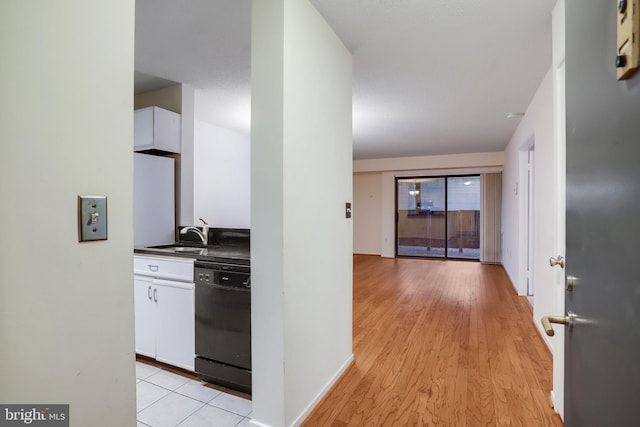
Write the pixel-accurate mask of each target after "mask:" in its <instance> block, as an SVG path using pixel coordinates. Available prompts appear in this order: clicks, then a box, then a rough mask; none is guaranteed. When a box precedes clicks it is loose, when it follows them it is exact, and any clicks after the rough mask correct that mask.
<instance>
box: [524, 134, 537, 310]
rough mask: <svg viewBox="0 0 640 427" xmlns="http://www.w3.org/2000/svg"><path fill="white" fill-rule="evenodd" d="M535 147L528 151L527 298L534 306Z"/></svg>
mask: <svg viewBox="0 0 640 427" xmlns="http://www.w3.org/2000/svg"><path fill="white" fill-rule="evenodd" d="M534 159H535V146H534V145H531V146H530V147H529V150H528V151H527V198H526V200H527V298H528V299H529V302H530V303H531V306H533V292H534V283H535V281H534V277H533V274H534V273H533V272H534V268H533V266H534V241H535V239H534V236H535V226H534V218H535V198H534V182H535V167H534V165H535V162H534Z"/></svg>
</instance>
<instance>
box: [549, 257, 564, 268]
mask: <svg viewBox="0 0 640 427" xmlns="http://www.w3.org/2000/svg"><path fill="white" fill-rule="evenodd" d="M549 265H550V266H551V267H555V266H556V265H559V266H560V268H564V257H563V256H562V255H558V256H557V257H555V258H554V257H551V258H549Z"/></svg>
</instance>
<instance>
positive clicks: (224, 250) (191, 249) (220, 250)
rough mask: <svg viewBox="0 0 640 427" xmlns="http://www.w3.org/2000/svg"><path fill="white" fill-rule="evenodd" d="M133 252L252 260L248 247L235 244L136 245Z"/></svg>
mask: <svg viewBox="0 0 640 427" xmlns="http://www.w3.org/2000/svg"><path fill="white" fill-rule="evenodd" d="M162 246H164V247H162ZM133 253H134V254H139V255H161V256H172V257H179V258H192V259H195V260H197V261H213V262H233V263H235V264H241V265H249V264H250V260H251V254H250V250H249V248H248V247H246V246H233V245H215V246H206V247H201V246H192V245H181V244H174V243H167V244H166V245H152V246H136V247H134V248H133Z"/></svg>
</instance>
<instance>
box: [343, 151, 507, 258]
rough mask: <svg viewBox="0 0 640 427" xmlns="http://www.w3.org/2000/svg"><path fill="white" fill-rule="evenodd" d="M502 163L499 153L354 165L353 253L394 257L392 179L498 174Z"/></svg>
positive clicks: (370, 161) (500, 153)
mask: <svg viewBox="0 0 640 427" xmlns="http://www.w3.org/2000/svg"><path fill="white" fill-rule="evenodd" d="M503 162H504V154H503V153H502V152H495V153H470V154H452V155H445V156H424V157H399V158H389V159H369V160H356V161H354V162H353V170H354V172H355V173H356V174H355V175H354V206H353V210H354V237H353V239H354V242H353V245H354V250H355V251H356V253H365V254H380V255H382V256H384V257H394V256H395V213H396V212H395V209H396V208H395V178H396V177H403V176H433V175H455V174H467V173H469V174H472V173H482V172H500V171H501V170H502V164H503ZM370 195H374V196H373V197H370ZM376 197H379V199H380V203H379V204H376V203H375V202H374V201H375V199H376ZM361 204H363V205H361ZM375 205H377V206H378V207H379V210H376V206H375ZM360 251H362V252H360Z"/></svg>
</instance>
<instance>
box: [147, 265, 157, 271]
mask: <svg viewBox="0 0 640 427" xmlns="http://www.w3.org/2000/svg"><path fill="white" fill-rule="evenodd" d="M147 265H148V266H149V270H150V271H158V266H157V265H152V264H147Z"/></svg>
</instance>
